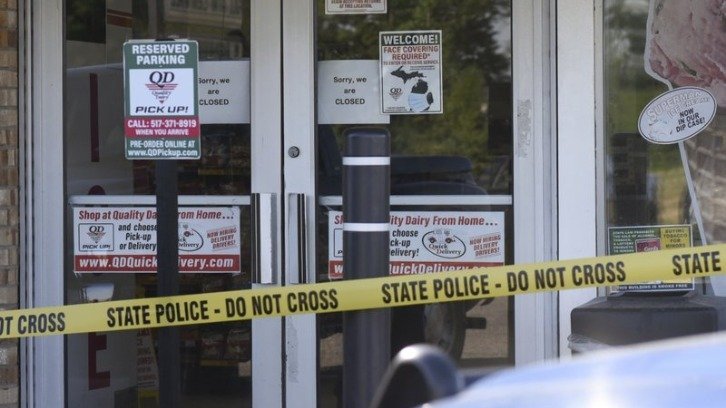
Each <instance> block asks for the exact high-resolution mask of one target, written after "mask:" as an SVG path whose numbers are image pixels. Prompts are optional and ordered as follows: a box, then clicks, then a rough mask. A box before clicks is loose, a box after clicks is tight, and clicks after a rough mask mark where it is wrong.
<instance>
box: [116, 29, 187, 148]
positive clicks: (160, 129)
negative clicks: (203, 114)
mask: <svg viewBox="0 0 726 408" xmlns="http://www.w3.org/2000/svg"><path fill="white" fill-rule="evenodd" d="M123 51H124V97H125V101H124V107H125V115H124V134H125V136H126V158H127V159H130V160H134V159H199V158H200V156H201V146H200V128H199V110H198V104H197V76H198V69H197V64H198V60H199V51H198V46H197V42H196V41H151V40H141V41H138V40H137V41H129V42H126V43H125V44H124V47H123Z"/></svg>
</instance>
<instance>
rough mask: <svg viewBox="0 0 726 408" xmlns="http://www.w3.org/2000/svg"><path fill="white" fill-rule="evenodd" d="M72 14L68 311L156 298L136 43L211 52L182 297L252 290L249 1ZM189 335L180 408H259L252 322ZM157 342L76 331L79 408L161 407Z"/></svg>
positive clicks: (185, 231)
mask: <svg viewBox="0 0 726 408" xmlns="http://www.w3.org/2000/svg"><path fill="white" fill-rule="evenodd" d="M65 6H66V13H65V54H64V55H65V89H66V92H65V97H64V100H65V106H64V108H65V109H64V110H65V117H64V129H65V131H64V138H63V145H64V155H65V163H66V164H65V179H66V183H65V191H66V194H67V201H68V203H69V204H70V206H69V207H68V211H67V222H66V224H67V225H68V226H69V227H68V228H66V234H65V235H66V251H65V253H66V267H65V302H66V304H75V303H85V302H99V301H105V300H111V299H114V300H118V299H133V298H143V297H152V296H155V295H156V275H155V274H154V272H155V266H154V262H153V258H154V256H155V254H156V251H155V246H156V223H155V219H154V213H155V207H154V196H153V194H154V192H155V190H156V185H157V183H158V182H159V180H157V179H156V177H155V163H154V161H150V160H133V161H131V160H126V159H125V157H124V136H123V89H124V88H123V70H122V59H121V46H122V44H123V43H124V42H125V41H127V40H130V39H157V38H187V39H191V40H195V41H197V42H198V44H199V57H200V63H199V84H198V86H199V94H200V97H199V105H200V121H201V123H202V125H201V144H202V157H201V159H200V160H195V161H191V160H180V161H179V162H178V183H179V191H178V192H179V194H180V195H181V197H180V200H179V203H180V223H179V242H180V270H181V272H182V274H181V276H180V293H182V294H185V293H204V292H215V291H221V290H232V289H244V288H249V287H250V285H251V271H250V257H249V254H250V247H249V236H250V226H249V220H250V211H249V204H250V199H249V194H250V192H251V176H250V172H251V170H250V168H251V164H250V163H251V142H250V140H251V138H250V108H249V107H250V101H249V95H250V93H249V72H250V4H249V2H248V1H244V0H227V1H223V2H188V1H149V2H146V1H131V0H128V1H110V0H109V1H104V0H100V1H80V0H69V1H66V2H65ZM210 216H211V218H210ZM212 219H214V221H212ZM220 234H223V235H224V237H225V239H224V243H222V241H220V239H219V237H220ZM84 243H90V244H89V245H90V246H89V245H84ZM91 247H93V248H103V251H105V252H103V253H99V252H98V251H95V250H90V249H88V248H91ZM223 247H224V248H223ZM200 253H201V254H202V255H199V254H200ZM192 261H195V262H194V263H192ZM196 261H199V262H196ZM119 318H120V317H119ZM180 333H181V344H182V347H181V349H180V350H179V361H180V369H181V381H182V384H181V398H180V401H181V403H182V406H186V407H196V406H249V405H250V401H251V377H252V370H251V365H252V363H251V356H252V351H251V350H252V347H251V341H252V336H251V325H250V323H249V322H244V323H229V324H211V325H203V326H186V327H184V328H182V329H181V330H180ZM158 346H159V344H158V338H157V333H156V331H155V330H139V331H135V330H134V331H119V332H108V333H89V334H81V335H72V336H68V338H67V341H66V356H67V358H66V390H67V393H66V404H67V406H70V407H77V406H98V407H129V406H139V407H153V406H158V398H159V369H158V367H157V355H158Z"/></svg>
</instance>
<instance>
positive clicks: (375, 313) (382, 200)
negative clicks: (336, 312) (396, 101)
mask: <svg viewBox="0 0 726 408" xmlns="http://www.w3.org/2000/svg"><path fill="white" fill-rule="evenodd" d="M344 136H345V151H344V157H343V218H344V224H343V273H344V277H345V279H361V278H374V277H381V276H388V263H389V243H388V240H389V225H390V174H391V165H390V163H391V157H390V155H391V147H390V145H391V143H390V135H389V134H388V131H386V130H385V129H370V128H369V129H365V128H360V129H350V130H347V131H345V132H344ZM390 331H391V329H390V313H389V311H388V310H386V309H379V310H364V311H356V312H348V313H345V314H344V317H343V401H344V406H345V407H346V408H356V407H360V408H364V407H368V406H369V405H370V403H371V401H372V400H373V395H374V393H375V391H376V387H377V386H378V382H379V381H380V380H381V379H382V378H383V375H384V373H385V371H386V368H387V366H388V363H389V361H390V355H391V354H390V342H389V341H390V340H389V339H390Z"/></svg>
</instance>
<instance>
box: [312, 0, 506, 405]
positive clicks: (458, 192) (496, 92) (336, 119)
mask: <svg viewBox="0 0 726 408" xmlns="http://www.w3.org/2000/svg"><path fill="white" fill-rule="evenodd" d="M362 3H363V2H361V4H362ZM317 6H318V7H317V13H316V21H315V27H316V34H317V35H316V38H317V43H316V55H317V61H316V62H317V88H316V90H317V108H318V111H317V122H316V124H317V141H318V183H319V184H318V191H319V192H320V194H321V197H320V200H319V202H320V208H319V211H320V214H321V220H320V222H319V235H318V236H319V241H318V251H317V254H318V256H317V259H318V266H319V267H318V270H317V278H318V281H329V280H335V279H345V271H343V270H342V257H343V253H342V250H341V247H342V239H341V236H342V223H341V221H340V218H341V217H340V216H341V215H342V210H343V209H342V208H341V204H342V200H341V197H340V194H341V170H342V163H341V153H340V152H341V151H342V148H343V144H344V142H345V141H344V140H343V138H342V135H343V132H344V131H345V130H346V129H350V128H353V127H358V126H373V127H380V128H384V129H387V130H388V131H389V132H390V134H391V143H392V147H391V150H392V159H391V194H392V198H391V204H392V207H391V253H390V259H391V268H390V271H389V274H391V275H397V274H417V273H427V272H434V271H435V272H441V271H446V270H454V269H463V268H470V267H481V266H494V265H503V264H505V263H506V264H509V263H512V262H513V260H514V244H513V243H514V236H513V235H514V234H513V231H514V227H513V225H514V217H513V200H512V193H513V180H514V177H513V171H512V169H513V143H512V140H513V138H512V135H513V130H512V119H511V118H512V105H513V104H512V37H511V30H512V26H511V21H512V17H511V16H512V7H511V4H510V2H509V1H481V0H471V1H464V2H457V3H456V4H453V3H451V2H449V1H429V2H416V1H412V2H388V7H387V10H386V12H385V13H379V12H376V10H375V8H371V9H370V11H369V12H361V11H360V9H353V8H351V9H344V8H343V7H344V6H342V5H341V6H337V5H336V4H335V2H328V1H323V0H319V1H317ZM513 305H514V302H513V299H510V298H498V299H488V300H483V301H477V302H454V303H442V304H433V305H427V306H415V307H404V308H396V309H392V310H391V320H392V322H391V338H390V339H386V340H385V341H387V342H389V344H390V348H391V352H392V353H394V354H395V353H396V352H397V351H398V350H400V349H401V348H402V347H404V346H406V345H409V344H414V343H422V342H428V343H431V344H435V345H438V346H439V347H441V348H442V349H444V350H445V351H446V352H447V353H449V355H451V356H452V357H453V358H455V359H456V360H457V361H458V364H459V365H461V366H464V367H467V366H469V367H471V366H477V367H482V366H487V367H497V366H506V365H511V364H514V307H513ZM318 328H319V336H320V337H319V352H320V356H319V366H320V371H319V376H318V378H319V382H320V386H319V388H318V389H319V397H318V398H319V400H320V403H321V405H322V406H340V404H341V403H342V401H343V396H342V378H341V377H342V373H343V372H345V371H346V369H345V368H344V367H345V366H344V365H345V362H344V361H343V358H342V356H343V352H342V349H343V344H344V342H345V333H342V316H339V315H320V316H318Z"/></svg>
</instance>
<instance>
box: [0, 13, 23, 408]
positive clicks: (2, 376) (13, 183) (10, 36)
mask: <svg viewBox="0 0 726 408" xmlns="http://www.w3.org/2000/svg"><path fill="white" fill-rule="evenodd" d="M18 224H19V220H18V13H17V0H0V308H2V309H10V308H17V306H18V264H19V260H18V242H19V231H18ZM18 372H19V368H18V342H17V341H15V340H4V341H0V407H2V408H4V407H15V406H18V380H19V377H18Z"/></svg>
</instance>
